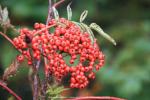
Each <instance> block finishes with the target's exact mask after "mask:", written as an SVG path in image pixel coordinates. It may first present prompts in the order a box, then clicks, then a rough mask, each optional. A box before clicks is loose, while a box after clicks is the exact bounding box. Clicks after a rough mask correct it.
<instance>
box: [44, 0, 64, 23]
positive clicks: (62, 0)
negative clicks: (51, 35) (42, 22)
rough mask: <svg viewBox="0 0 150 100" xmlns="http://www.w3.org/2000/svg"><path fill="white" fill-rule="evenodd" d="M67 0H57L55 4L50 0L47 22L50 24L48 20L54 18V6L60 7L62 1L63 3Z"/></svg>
mask: <svg viewBox="0 0 150 100" xmlns="http://www.w3.org/2000/svg"><path fill="white" fill-rule="evenodd" d="M64 1H65V0H60V1H58V2H56V3H55V4H52V0H49V6H48V16H47V20H46V24H48V22H49V21H50V20H51V19H52V18H53V13H52V12H53V11H52V7H55V8H56V7H58V6H59V5H60V4H61V3H63V2H64Z"/></svg>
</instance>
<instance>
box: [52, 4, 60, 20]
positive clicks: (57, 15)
mask: <svg viewBox="0 0 150 100" xmlns="http://www.w3.org/2000/svg"><path fill="white" fill-rule="evenodd" d="M53 12H54V17H55V19H56V20H59V13H58V11H57V9H56V8H55V7H53Z"/></svg>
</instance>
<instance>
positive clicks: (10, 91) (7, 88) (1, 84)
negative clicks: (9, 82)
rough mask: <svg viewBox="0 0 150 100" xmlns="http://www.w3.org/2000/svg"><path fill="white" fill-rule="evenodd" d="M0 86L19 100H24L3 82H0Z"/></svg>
mask: <svg viewBox="0 0 150 100" xmlns="http://www.w3.org/2000/svg"><path fill="white" fill-rule="evenodd" d="M0 86H1V87H3V88H4V89H5V90H7V91H8V92H9V93H10V94H12V95H13V96H14V97H15V98H16V99H17V100H22V99H21V97H19V96H18V95H17V94H16V93H15V92H14V91H13V90H11V89H10V88H9V87H7V86H6V84H4V83H3V82H1V81H0Z"/></svg>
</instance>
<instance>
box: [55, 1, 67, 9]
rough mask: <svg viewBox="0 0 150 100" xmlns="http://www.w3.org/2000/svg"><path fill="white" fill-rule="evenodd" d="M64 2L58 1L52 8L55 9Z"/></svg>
mask: <svg viewBox="0 0 150 100" xmlns="http://www.w3.org/2000/svg"><path fill="white" fill-rule="evenodd" d="M64 1H65V0H60V1H58V2H57V3H55V4H54V5H53V7H55V8H56V7H57V6H59V5H60V4H61V3H63V2H64Z"/></svg>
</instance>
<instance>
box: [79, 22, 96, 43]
mask: <svg viewBox="0 0 150 100" xmlns="http://www.w3.org/2000/svg"><path fill="white" fill-rule="evenodd" d="M81 25H83V27H84V28H85V29H86V31H87V33H88V34H89V35H90V39H91V41H92V44H94V38H95V36H94V33H93V32H92V30H91V29H90V27H88V26H87V25H86V24H84V23H81Z"/></svg>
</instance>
